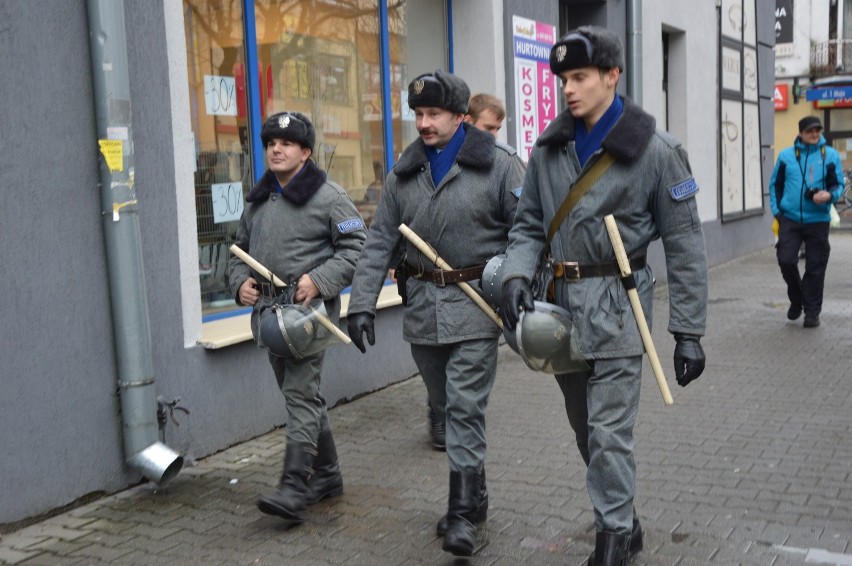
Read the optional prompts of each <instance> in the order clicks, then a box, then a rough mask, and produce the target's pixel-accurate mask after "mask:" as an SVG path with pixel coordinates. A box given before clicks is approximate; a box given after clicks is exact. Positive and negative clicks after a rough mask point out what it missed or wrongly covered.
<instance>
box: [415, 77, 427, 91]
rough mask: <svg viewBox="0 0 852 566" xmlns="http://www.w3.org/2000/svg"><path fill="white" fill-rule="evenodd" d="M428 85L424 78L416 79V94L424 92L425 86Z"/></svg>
mask: <svg viewBox="0 0 852 566" xmlns="http://www.w3.org/2000/svg"><path fill="white" fill-rule="evenodd" d="M425 86H426V82H425V81H423V80H422V79H421V80H419V81H414V94H420V93H422V92H423V87H425Z"/></svg>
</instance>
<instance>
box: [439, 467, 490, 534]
mask: <svg viewBox="0 0 852 566" xmlns="http://www.w3.org/2000/svg"><path fill="white" fill-rule="evenodd" d="M487 518H488V486H486V485H485V464H483V465H482V467H481V468H480V469H479V500H478V501H477V503H476V508H475V509H474V510H473V516H472V517H471V521H472V522H473V524H475V525H478V524H480V523H484V522H485V520H486V519H487ZM435 532H436V533H437V534H438V536H439V537H442V536H444V535H445V534H447V516H446V515H444V516H443V517H441V518H440V519H439V520H438V526H437V528H436V529H435Z"/></svg>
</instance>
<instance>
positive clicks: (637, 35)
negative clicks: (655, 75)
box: [627, 0, 642, 107]
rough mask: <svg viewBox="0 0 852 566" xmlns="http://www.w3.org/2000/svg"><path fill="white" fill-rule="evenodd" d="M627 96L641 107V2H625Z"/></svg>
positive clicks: (631, 0) (638, 0)
mask: <svg viewBox="0 0 852 566" xmlns="http://www.w3.org/2000/svg"><path fill="white" fill-rule="evenodd" d="M627 69H628V71H627V96H629V97H630V99H631V100H632V101H633V102H635V103H636V105H637V106H640V107H641V106H642V0H627Z"/></svg>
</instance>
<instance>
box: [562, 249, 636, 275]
mask: <svg viewBox="0 0 852 566" xmlns="http://www.w3.org/2000/svg"><path fill="white" fill-rule="evenodd" d="M643 267H645V256H644V255H640V256H638V257H634V258H630V271H637V270H639V269H642V268H643ZM553 274H554V276H555V277H556V278H557V279H563V278H564V279H565V280H566V281H579V280H580V279H588V278H590V277H612V276H614V275H619V276H620V275H621V269H619V268H618V263H616V262H612V263H588V264H580V263H577V262H576V261H557V262H556V263H555V264H554V266H553Z"/></svg>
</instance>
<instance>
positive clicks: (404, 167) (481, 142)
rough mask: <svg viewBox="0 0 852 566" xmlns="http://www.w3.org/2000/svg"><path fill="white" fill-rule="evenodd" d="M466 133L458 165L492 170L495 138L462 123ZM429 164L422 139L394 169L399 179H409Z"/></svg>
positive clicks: (407, 151) (411, 146)
mask: <svg viewBox="0 0 852 566" xmlns="http://www.w3.org/2000/svg"><path fill="white" fill-rule="evenodd" d="M461 127H463V128H464V129H465V130H466V132H465V137H464V143H462V146H461V148H460V149H459V153H458V155H457V156H456V163H458V164H459V165H463V166H466V167H471V168H473V169H490V168H491V166H492V165H493V164H494V136H492V135H491V134H489V133H488V132H483V131H482V130H480V129H478V128H474V127H473V126H471V125H470V124H466V123H462V125H461ZM428 162H429V158H428V157H427V156H426V144H424V143H423V139H422V138H417V139H416V140H415V141H414V142H412V143H411V145H409V146H408V147H407V148H405V151H403V152H402V156H401V157H400V158H399V161H397V163H396V165H394V167H393V171H394V173H396V174H397V176H399V177H409V176H411V175H413V174H414V173H416V172H417V171H420V169H421V168H422V167H423V166H424V165H426V164H427V163H428Z"/></svg>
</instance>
